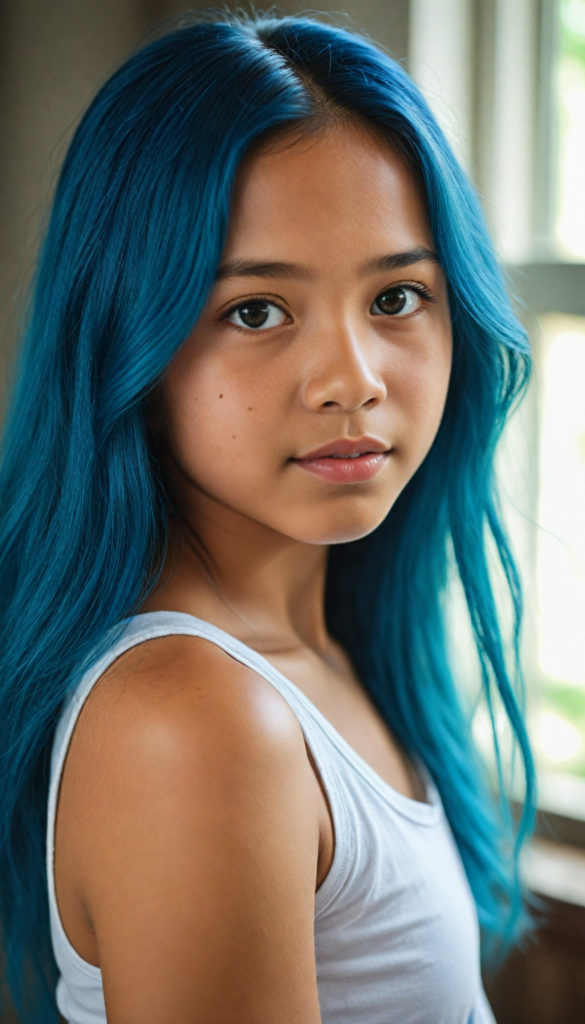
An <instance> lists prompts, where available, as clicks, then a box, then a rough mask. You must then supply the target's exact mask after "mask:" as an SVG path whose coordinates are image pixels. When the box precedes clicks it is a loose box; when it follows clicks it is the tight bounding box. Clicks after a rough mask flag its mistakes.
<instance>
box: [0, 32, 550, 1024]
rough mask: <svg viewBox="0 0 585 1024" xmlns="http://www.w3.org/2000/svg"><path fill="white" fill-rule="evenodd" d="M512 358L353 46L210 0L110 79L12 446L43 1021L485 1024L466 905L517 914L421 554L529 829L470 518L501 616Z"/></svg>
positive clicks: (11, 837) (417, 153) (15, 916)
mask: <svg viewBox="0 0 585 1024" xmlns="http://www.w3.org/2000/svg"><path fill="white" fill-rule="evenodd" d="M527 368H528V353H527V344H526V339H525V336H524V333H523V331H522V329H521V327H520V326H519V324H518V322H517V321H516V319H515V317H514V315H513V313H512V311H511V307H510V304H509V302H508V299H507V298H506V293H505V288H504V284H503V281H502V276H501V273H500V271H499V269H498V266H497V263H496V260H495V258H494V255H493V252H492V249H491V247H490V243H489V241H488V238H487V236H486V232H485V228H484V226H483V221H482V218H481V215H480V212H479V208H478V204H477V202H476V199H475V198H474V196H473V193H472V191H471V189H470V187H469V185H468V183H467V182H466V180H465V178H464V176H463V174H462V172H461V170H460V168H459V167H458V165H457V163H456V161H455V159H454V157H453V156H452V154H451V152H450V151H449V149H448V146H447V144H446V142H445V139H444V137H443V135H442V134H441V132H440V130H439V128H438V127H437V124H436V122H435V121H434V120H433V117H432V115H431V114H430V112H429V110H428V108H427V106H426V104H425V102H424V100H423V99H422V98H421V96H420V94H419V93H418V91H417V90H416V88H415V87H414V85H413V84H412V82H411V81H410V80H409V78H408V77H407V75H406V74H405V73H404V71H403V70H402V69H401V68H400V67H399V66H398V65H397V64H395V63H394V62H393V61H392V60H390V59H389V58H388V57H386V56H385V55H384V54H383V53H381V52H380V51H378V50H377V49H376V48H375V47H374V46H373V45H371V44H370V43H368V42H366V41H365V40H363V39H362V38H360V37H359V36H357V35H352V34H350V33H348V32H346V31H343V30H341V29H338V28H333V27H329V26H327V25H325V24H321V23H319V22H317V21H313V20H309V19H305V18H303V19H296V18H295V19H276V18H270V17H255V18H252V19H243V18H240V19H237V18H234V19H232V18H229V17H228V16H225V15H222V16H220V17H219V20H215V21H214V20H210V19H207V20H203V21H199V22H197V21H193V20H190V21H189V20H188V21H186V22H185V23H183V24H182V25H179V27H177V28H175V29H173V30H172V31H170V32H169V33H167V34H166V35H163V36H162V37H160V38H158V39H156V40H154V41H152V42H151V43H150V44H149V45H148V46H146V47H145V48H144V49H142V50H141V51H139V52H137V53H135V54H134V55H133V56H132V57H131V58H130V59H129V60H128V61H127V63H125V64H124V65H123V66H122V67H121V68H120V70H119V71H117V72H116V74H114V75H113V76H112V78H111V79H110V80H109V81H108V82H106V84H105V85H104V86H103V88H102V89H101V90H100V92H99V93H98V95H97V97H96V98H95V100H94V102H93V103H92V105H91V107H90V109H89V111H88V112H87V114H86V115H85V117H84V119H83V120H82V122H81V125H80V126H79V128H78V130H77V132H76V135H75V138H74V140H73V142H72V144H71V148H70V150H69V153H68V156H67V158H66V161H65V165H64V168H63V172H62V175H61V179H60V181H59V185H58V188H57V194H56V197H55V204H54V210H53V214H52V218H51V222H50V225H49V230H48V235H47V239H46V242H45V245H44V249H43V252H42V256H41V260H40V264H39V270H38V274H37V278H36V282H35V290H34V297H33V302H32V308H31V312H30V317H29V322H28V325H27V331H26V338H25V342H24V345H23V350H22V355H21V360H20V366H19V374H18V380H17V383H16V387H15V393H14V397H13V400H12V407H11V412H10V415H9V418H8V423H7V427H6V431H5V441H4V454H3V465H2V479H1V492H0V493H1V534H0V536H1V543H0V568H1V588H0V592H1V602H2V604H1V618H0V625H1V647H0V649H1V652H2V653H1V660H0V686H1V698H0V710H1V734H0V738H1V747H0V751H1V756H2V762H1V763H2V789H1V797H0V825H1V827H0V857H1V866H0V876H1V880H2V884H1V919H2V933H3V941H4V947H5V952H6V960H7V976H8V980H9V984H10V987H11V992H12V997H13V1000H14V1002H15V1004H16V1005H17V1007H18V1009H19V1011H20V1013H21V1016H22V1020H23V1021H26V1022H29V1021H30V1022H40V1024H46V1022H49V1021H53V1020H55V1019H56V1007H55V994H54V993H55V983H56V980H57V977H58V983H57V984H56V1004H57V1006H58V1008H59V1010H60V1012H61V1014H62V1015H63V1016H64V1017H65V1019H66V1020H67V1021H68V1022H70V1024H105V1022H106V1020H107V1021H108V1022H109V1024H162V1022H173V1024H245V1022H250V1024H252V1022H253V1024H276V1022H278V1024H318V1022H319V1021H322V1022H323V1024H390V1022H397V1024H468V1022H471V1021H472V1022H473V1024H488V1022H491V1021H493V1017H492V1014H491V1011H490V1009H489V1006H488V1004H487V1000H486V999H485V996H484V994H483V989H482V984H481V978H480V928H481V934H482V938H483V941H484V944H485V948H486V949H487V950H488V952H489V951H492V952H493V950H494V949H495V948H496V947H498V948H500V949H502V948H507V947H508V946H509V945H510V944H511V943H512V942H514V941H515V940H516V939H517V938H518V936H519V934H520V933H521V930H522V927H523V911H522V897H521V893H520V889H519V883H518V878H517V870H516V856H517V852H518V847H519V840H517V841H516V844H515V847H514V845H513V844H514V836H513V835H512V834H511V831H510V829H508V828H507V827H506V816H505V814H501V813H500V810H499V809H498V805H497V803H495V804H494V802H493V799H492V796H491V791H490V788H489V786H488V785H487V783H486V778H485V774H484V771H483V769H482V766H481V764H480V762H479V759H478V757H477V755H476V753H475V751H474V749H473V743H472V739H471V733H470V724H469V717H470V716H469V709H468V708H467V707H465V706H464V705H463V703H462V701H461V699H460V697H459V696H458V694H457V691H456V687H455V685H454V683H453V680H452V676H451V672H450V668H449V665H448V659H447V654H446V643H445V637H444V628H443V615H442V593H443V590H444V585H445V581H446V576H447V567H448V563H449V558H450V552H452V553H453V558H454V561H455V564H456V566H457V568H458V571H459V575H460V578H461V580H462V583H463V588H464V591H465V596H466V599H467V604H468V608H469V613H470V618H471V623H472V626H473V629H474V632H475V637H476V641H477V647H478V653H479V658H480V661H481V665H482V673H483V681H484V689H485V695H486V697H487V700H488V705H489V707H491V706H492V702H493V700H494V699H495V698H496V697H497V696H498V692H499V695H500V698H501V700H502V701H503V703H504V705H505V708H506V711H507V713H508V716H509V718H510V722H511V725H512V728H513V730H514V732H515V734H516V736H517V739H518V741H519V744H520V747H521V751H522V755H523V758H524V762H525V767H526V777H527V804H526V808H527V809H526V811H525V816H524V819H523V824H522V827H521V829H520V839H521V838H522V835H523V834H524V833H525V832H526V830H527V827H528V824H529V818H530V807H531V802H532V767H531V760H530V752H529V747H528V743H527V739H526V734H525V731H524V726H523V722H522V717H521V714H520V712H519V709H518V704H517V702H516V699H515V696H514V691H513V685H512V682H511V680H510V678H509V675H508V669H507V664H508V662H509V658H508V657H507V653H506V651H505V649H504V644H503V641H502V639H501V633H500V629H499V626H498V621H497V616H496V611H495V605H494V600H493V597H492V592H491V589H490V579H489V572H488V562H487V554H486V544H487V541H488V539H489V540H490V543H491V544H492V545H495V549H496V551H497V552H498V554H499V557H500V561H501V564H502V566H503V569H504V571H505V574H506V577H507V579H508V582H509V585H510V589H511V593H512V597H513V600H514V602H515V607H516V610H517V612H518V614H519V596H518V588H517V580H516V575H515V570H514V565H513V561H512V559H511V556H510V552H509V549H508V546H507V543H506V539H505V535H504V533H503V531H502V526H501V524H500V520H499V518H498V513H497V508H496V504H495V499H494V494H493V479H492V462H493V455H494V447H495V444H496V441H497V439H498V436H499V434H500V432H501V429H502V426H503V423H504V421H505V417H506V414H507V412H508V410H509V408H510V406H511V404H512V402H513V400H514V399H515V398H516V397H517V396H518V395H519V394H520V392H521V391H522V388H523V386H524V384H525V381H526V376H527ZM488 535H490V536H489V538H488ZM516 637H517V634H516ZM498 699H499V698H498ZM47 806H48V813H47ZM45 833H46V837H47V838H46V845H45V839H44V836H45ZM45 855H46V866H45V861H44V858H45ZM53 954H54V960H53ZM55 961H56V966H57V968H58V974H57V973H56V970H55Z"/></svg>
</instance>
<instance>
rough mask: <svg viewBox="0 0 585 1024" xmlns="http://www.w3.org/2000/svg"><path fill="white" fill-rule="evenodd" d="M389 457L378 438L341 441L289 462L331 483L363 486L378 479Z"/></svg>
mask: <svg viewBox="0 0 585 1024" xmlns="http://www.w3.org/2000/svg"><path fill="white" fill-rule="evenodd" d="M391 453H392V447H391V446H389V445H387V444H384V442H383V441H380V440H378V438H373V437H362V438H358V439H357V440H355V441H352V440H350V439H348V438H341V439H340V440H339V441H333V442H332V443H331V444H328V445H324V446H323V447H322V448H317V449H315V450H314V451H312V452H308V453H307V454H306V455H302V456H300V457H298V458H293V459H291V460H290V461H291V462H292V463H293V464H294V465H297V466H298V467H299V468H300V469H304V470H307V471H308V472H310V473H314V474H315V475H317V476H320V477H322V478H323V479H324V480H329V481H331V483H364V482H365V481H367V480H372V479H373V478H374V477H375V476H377V475H378V473H379V472H380V471H381V470H382V469H383V467H384V466H385V465H386V463H387V461H388V459H389V457H390V455H391Z"/></svg>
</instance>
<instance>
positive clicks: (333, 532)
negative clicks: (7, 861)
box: [287, 509, 390, 545]
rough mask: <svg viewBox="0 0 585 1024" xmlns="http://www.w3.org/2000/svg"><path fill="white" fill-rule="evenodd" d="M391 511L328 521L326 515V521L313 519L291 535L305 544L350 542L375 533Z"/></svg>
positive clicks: (335, 518) (386, 510) (338, 517)
mask: <svg viewBox="0 0 585 1024" xmlns="http://www.w3.org/2000/svg"><path fill="white" fill-rule="evenodd" d="M389 511H390V509H384V511H383V512H382V513H381V514H379V515H376V516H371V515H370V516H365V515H361V516H353V517H352V516H344V517H340V516H335V517H334V518H332V517H329V521H326V520H327V518H328V517H326V516H324V517H323V520H324V521H322V522H321V523H319V522H316V521H315V519H313V521H312V522H311V523H307V528H306V530H305V529H301V530H299V529H298V528H297V529H296V530H291V531H290V535H291V536H293V537H294V538H295V540H299V541H302V542H303V543H305V544H322V545H329V544H349V543H350V542H351V541H353V540H361V538H362V537H367V536H368V534H369V533H373V531H374V530H375V529H376V528H377V527H378V526H379V525H380V523H381V522H383V521H384V519H385V518H386V516H387V515H388V512H389ZM315 518H316V517H315ZM287 532H288V531H287Z"/></svg>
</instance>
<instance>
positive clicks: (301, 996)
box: [55, 636, 319, 1024]
mask: <svg viewBox="0 0 585 1024" xmlns="http://www.w3.org/2000/svg"><path fill="white" fill-rule="evenodd" d="M318 852H319V813H318V804H317V800H316V797H315V780H314V775H313V772H312V769H311V766H310V764H309V761H308V759H307V756H306V749H305V745H304V739H303V734H302V731H301V729H300V725H299V723H298V720H297V719H296V716H295V715H294V713H293V712H292V710H291V709H290V708H289V706H288V705H287V704H286V702H285V701H284V699H283V698H282V697H281V696H280V694H279V693H278V692H277V691H276V690H275V689H274V688H273V687H272V686H271V685H270V684H269V683H268V682H267V681H266V680H264V679H263V678H261V677H259V676H258V675H257V674H256V673H255V672H253V671H252V670H250V669H248V668H247V667H246V666H244V665H242V664H240V663H239V662H236V661H234V659H232V658H230V657H229V656H228V655H227V654H225V652H223V651H222V650H220V649H219V648H217V647H215V646H214V645H212V644H210V643H209V642H207V641H204V640H200V639H198V638H193V637H186V636H169V637H165V638H160V639H157V640H151V641H147V642H144V643H141V644H140V645H139V646H137V647H135V648H133V649H131V650H130V651H128V652H127V653H126V654H124V655H123V656H122V657H120V658H119V659H118V660H117V661H116V662H115V663H114V664H113V665H112V666H110V668H109V669H108V671H107V672H106V673H104V675H103V676H102V677H101V679H100V680H99V681H98V683H97V684H96V686H95V688H94V690H93V691H92V693H91V694H90V696H89V697H88V700H87V702H86V705H85V706H84V709H83V711H82V713H81V715H80V719H79V722H78V725H77V727H76V729H75V732H74V734H73V738H72V742H71V746H70V750H69V754H68V757H67V762H66V766H65V771H64V775H63V781H62V787H61V795H60V800H59V812H58V831H57V843H56V868H55V871H56V881H57V892H58V898H59V904H60V909H61V913H62V917H63V920H64V924H65V927H66V930H67V931H68V933H69V934H70V936H71V937H72V939H73V941H74V945H75V944H76V943H75V938H76V937H77V938H78V942H77V947H78V952H80V953H81V955H84V948H79V947H83V943H84V941H85V939H84V934H83V927H82V921H83V915H84V914H85V915H86V918H87V920H88V921H90V922H91V930H92V932H93V934H94V935H95V957H94V959H92V962H96V961H97V962H99V966H100V967H101V968H102V974H103V978H104V989H105V992H106V1002H107V1003H108V1005H109V1014H108V1020H110V1019H111V1020H112V1021H113V1022H114V1024H116V1022H117V1020H124V1022H126V1021H134V1020H136V1021H138V1020H140V1021H141V1024H142V1022H149V1021H151V1020H152V1021H155V1020H157V1021H158V1020H160V1019H163V1018H165V1019H166V1018H167V1017H169V1019H170V1018H171V1017H172V1019H173V1020H177V1021H178V1022H179V1021H183V1020H185V1021H187V1020H189V1022H190V1024H191V1021H198V1020H201V1021H203V1020H211V1019H214V1020H215V1019H218V1020H219V1019H221V1020H222V1021H224V1020H225V1021H226V1022H229V1021H231V1020H232V1019H233V1020H234V1021H236V1020H238V1021H239V1020H240V1019H244V1018H241V1016H239V1015H240V1014H241V1009H242V1006H246V1007H247V1008H248V1011H249V1014H250V1019H254V1020H258V1021H259V1022H260V1021H264V1020H266V1021H267V1022H268V1021H269V1020H270V1021H271V1020H273V1019H277V1018H276V1017H275V1016H274V1013H275V1007H277V1006H282V1005H283V999H286V1000H288V1002H289V1003H290V1007H291V1010H290V1020H291V1021H293V1020H295V1021H296V1020H301V1019H303V1020H305V1019H306V1020H307V1021H309V1020H310V1021H318V1020H319V1013H318V999H317V994H316V979H315V964H314V948H313V912H314V892H315V879H316V872H317V862H318ZM68 921H69V927H68V924H67V922H68ZM244 936H245V937H246V941H245V943H243V944H242V943H241V942H240V939H241V938H243V937H244ZM85 948H87V947H85ZM87 958H88V959H91V957H90V956H88V957H87ZM194 963H198V964H199V965H200V967H201V970H200V971H199V972H194V971H193V964H194ZM153 964H154V965H156V967H153ZM291 971H293V977H294V979H295V980H294V984H293V985H292V988H291V982H290V978H291ZM228 977H229V978H230V982H231V984H230V986H228V987H227V988H226V982H227V979H228ZM234 979H235V981H234ZM195 1008H197V1011H196V1013H195ZM245 1019H248V1018H247V1017H245ZM278 1019H280V1018H278ZM282 1019H283V1020H284V1019H285V1017H283V1018H282ZM288 1019H289V1016H288V1014H287V1015H286V1020H288Z"/></svg>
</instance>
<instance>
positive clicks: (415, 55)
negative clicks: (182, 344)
mask: <svg viewBox="0 0 585 1024" xmlns="http://www.w3.org/2000/svg"><path fill="white" fill-rule="evenodd" d="M195 6H198V5H195ZM199 6H205V7H207V6H208V5H207V4H201V5H199ZM318 7H319V9H320V10H323V11H328V12H332V13H333V14H334V16H335V17H336V18H337V19H338V20H339V22H340V23H341V24H347V25H348V26H351V25H354V26H355V27H357V28H358V29H360V30H362V31H365V32H366V33H368V34H370V35H371V37H372V38H373V39H374V40H376V41H377V42H379V43H381V44H382V45H383V46H384V47H386V48H387V49H388V50H389V51H390V52H391V53H392V55H393V56H395V57H396V58H398V59H399V60H401V61H403V62H404V65H405V67H406V68H407V70H408V71H409V73H410V74H411V75H412V76H413V77H414V78H415V79H416V81H417V82H418V83H419V85H420V86H421V88H422V89H423V91H424V92H425V94H426V95H427V97H428V99H429V101H430V103H431V105H432V107H433V109H434V110H435V112H436V114H437V116H438V118H439V120H440V122H441V124H442V125H443V127H444V129H445V131H446V133H447V135H448V136H449V138H450V140H451V142H452V144H453V146H454V148H455V150H456V152H457V154H458V157H459V159H460V161H461V162H462V164H463V165H464V166H465V168H466V169H467V171H468V172H469V174H470V175H471V177H472V179H473V180H474V182H475V184H476V186H477V188H478V190H479V193H480V196H481V199H482V202H483V204H484V208H485V212H486V215H487V218H488V221H489V224H490V227H491V229H492V232H493V235H494V238H495V240H496V245H497V247H498V250H499V253H500V255H501V257H502V260H503V261H504V262H505V264H506V265H507V268H508V272H509V277H510V281H511V285H512V287H513V289H514V291H515V293H516V294H517V296H518V298H519V300H520V301H521V303H522V307H521V315H522V317H523V318H524V321H525V323H526V325H527V327H528V329H529V331H530V335H531V339H532V343H533V349H534V361H535V373H534V378H533V381H532V384H531V387H530V391H529V393H528V396H527V398H526V400H525V402H524V403H523V405H522V407H521V409H520V410H519V412H518V413H517V414H516V415H515V416H514V418H513V421H512V422H511V424H510V427H509V428H508V431H507V435H506V438H505V441H504V444H503V447H502V452H501V455H500V461H499V475H500V483H501V489H502V497H503V504H504V510H505V515H506V518H507V521H508V526H509V530H510V532H511V534H512V538H513V542H514V544H515V548H516V551H517V554H518V557H519V560H520V564H521V570H522V575H523V579H524V585H525V592H526V624H525V631H524V663H525V671H526V683H527V693H528V715H529V722H530V729H531V734H532V738H533V742H534V745H535V751H536V755H537V758H538V766H539V778H540V797H539V801H540V804H539V806H540V811H539V823H538V830H537V836H536V838H535V839H534V841H533V843H532V844H531V847H530V849H529V850H528V851H527V855H526V858H525V861H524V865H523V871H524V873H525V877H526V879H527V881H528V884H529V885H530V887H531V888H532V890H533V891H534V892H535V893H537V894H538V895H539V896H540V897H542V899H543V901H544V902H543V907H544V910H545V919H544V920H543V924H542V927H541V928H540V930H539V932H538V934H537V936H536V939H535V941H534V942H533V943H532V944H531V945H530V946H529V947H527V948H526V949H525V950H523V951H521V952H518V953H516V954H515V955H514V956H513V957H512V958H511V959H510V960H509V962H508V963H507V964H506V965H504V967H503V968H502V969H501V970H500V971H499V972H498V973H497V974H495V975H492V976H490V977H488V978H486V985H487V988H488V992H489V994H490V998H491V1000H492V1003H493V1006H494V1010H495V1012H496V1016H497V1020H498V1022H499V1024H524V1022H526V1024H583V1022H585V0H346V2H345V3H342V4H339V3H336V2H332V0H321V2H320V3H319V4H318ZM184 9H185V5H184V4H183V3H176V2H175V0H0V339H1V344H0V383H2V384H3V382H4V381H5V380H6V375H7V373H8V372H9V367H10V362H11V358H12V353H13V350H14V339H15V336H16V333H17V325H18V318H19V315H20V311H21V309H22V306H23V301H24V297H25V293H26V286H27V282H28V280H29V276H30V271H31V267H32V265H33V263H34V258H35V254H36V251H37V245H38V240H39V237H40V233H41V231H42V226H43V223H44V220H45V218H46V214H47V210H48V203H49V199H50V195H51V191H52V188H53V185H54V182H55V177H56V174H57V171H58V168H59V164H60V161H61V159H62V157H63V154H64V151H65V148H66V146H67V142H68V139H69V137H70V135H71V132H72V131H73V129H74V127H75V124H76V122H77V120H78V118H79V115H80V113H81V111H82V110H83V108H84V107H85V105H86V104H87V102H88V101H89V99H90V98H91V96H92V95H93V94H94V92H95V90H96V88H97V87H98V86H99V84H100V82H102V81H103V79H104V78H105V77H106V76H107V75H108V74H109V73H110V72H111V71H112V70H113V69H114V68H115V67H116V65H117V64H118V63H119V62H120V61H121V60H122V59H123V57H124V56H125V55H126V54H127V53H128V51H129V50H130V49H131V48H132V47H133V46H135V45H136V44H137V43H138V42H139V41H140V40H141V38H142V37H143V36H144V35H145V33H147V32H148V31H149V30H150V29H152V28H153V27H154V26H155V25H157V24H159V23H160V22H161V21H164V19H165V18H167V17H170V16H172V15H174V14H176V13H178V12H180V11H182V10H184ZM191 9H193V6H192V8H191ZM278 9H279V10H281V11H282V12H285V13H293V12H297V11H299V10H301V9H304V8H301V7H299V6H298V5H297V4H295V3H290V4H287V3H282V4H281V5H280V6H279V8H278ZM460 600H461V599H460V595H458V593H457V590H456V588H453V593H452V595H451V608H452V610H454V614H453V615H452V620H453V623H454V628H453V645H454V650H455V655H456V660H457V664H458V666H459V670H460V674H461V677H462V681H463V683H464V684H466V685H473V679H474V673H475V671H476V666H475V664H474V659H473V654H472V651H471V649H470V643H469V636H468V635H467V634H466V631H465V628H464V627H461V625H460V623H461V622H462V621H464V617H463V618H462V617H461V616H459V615H458V614H457V609H458V602H460ZM474 729H475V731H476V735H477V739H478V742H479V743H480V744H485V745H486V749H487V746H488V738H489V729H490V726H489V720H488V718H487V714H486V710H485V708H484V707H482V705H481V703H479V704H478V707H477V712H476V715H475V719H474Z"/></svg>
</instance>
